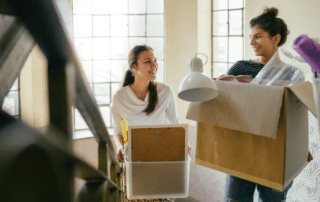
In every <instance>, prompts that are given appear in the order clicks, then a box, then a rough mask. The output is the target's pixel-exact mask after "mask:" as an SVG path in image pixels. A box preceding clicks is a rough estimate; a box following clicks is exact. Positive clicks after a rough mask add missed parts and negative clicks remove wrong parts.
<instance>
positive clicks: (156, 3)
mask: <svg viewBox="0 0 320 202" xmlns="http://www.w3.org/2000/svg"><path fill="white" fill-rule="evenodd" d="M163 12H164V1H163V0H147V13H148V14H151V13H163Z"/></svg>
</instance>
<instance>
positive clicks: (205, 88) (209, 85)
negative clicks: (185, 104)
mask: <svg viewBox="0 0 320 202" xmlns="http://www.w3.org/2000/svg"><path fill="white" fill-rule="evenodd" d="M197 54H199V53H197ZM197 54H196V55H195V56H194V57H193V58H191V59H190V60H189V68H190V74H189V75H188V76H186V77H185V78H184V79H183V80H182V82H181V83H180V86H179V91H178V97H179V98H180V99H182V100H186V101H189V102H204V101H208V100H212V99H214V98H216V97H217V96H218V87H217V85H216V84H215V83H214V81H213V79H211V78H210V77H208V76H206V75H205V74H204V73H203V65H202V60H201V59H200V58H197V57H196V56H197ZM205 56H206V55H205ZM206 57H207V56H206ZM207 59H208V58H207ZM206 63H207V62H206ZM206 63H205V64H206Z"/></svg>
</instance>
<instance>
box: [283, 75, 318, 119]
mask: <svg viewBox="0 0 320 202" xmlns="http://www.w3.org/2000/svg"><path fill="white" fill-rule="evenodd" d="M289 89H290V90H291V91H292V92H293V94H295V96H297V97H298V98H299V100H300V101H301V102H302V103H303V104H304V105H305V106H306V107H307V108H308V109H309V110H310V112H311V113H312V114H313V115H314V116H315V117H317V112H316V106H315V102H314V96H313V88H312V84H311V83H310V82H309V81H306V82H302V83H299V84H296V85H294V86H291V87H289Z"/></svg>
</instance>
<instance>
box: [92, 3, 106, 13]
mask: <svg viewBox="0 0 320 202" xmlns="http://www.w3.org/2000/svg"><path fill="white" fill-rule="evenodd" d="M92 13H93V14H109V13H110V0H92Z"/></svg>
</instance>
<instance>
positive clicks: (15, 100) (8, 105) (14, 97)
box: [2, 79, 20, 118]
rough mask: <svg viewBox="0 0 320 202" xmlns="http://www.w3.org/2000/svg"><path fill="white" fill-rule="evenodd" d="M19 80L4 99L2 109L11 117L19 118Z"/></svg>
mask: <svg viewBox="0 0 320 202" xmlns="http://www.w3.org/2000/svg"><path fill="white" fill-rule="evenodd" d="M18 83H19V79H16V81H15V82H14V84H13V86H12V87H11V89H10V92H9V93H8V95H7V96H6V97H5V98H4V101H3V105H2V109H3V110H4V111H5V112H7V113H9V114H10V115H12V116H14V117H16V118H19V114H20V103H19V85H18Z"/></svg>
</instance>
